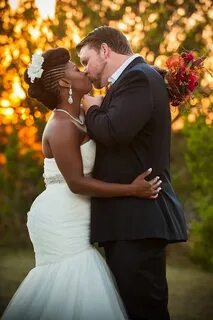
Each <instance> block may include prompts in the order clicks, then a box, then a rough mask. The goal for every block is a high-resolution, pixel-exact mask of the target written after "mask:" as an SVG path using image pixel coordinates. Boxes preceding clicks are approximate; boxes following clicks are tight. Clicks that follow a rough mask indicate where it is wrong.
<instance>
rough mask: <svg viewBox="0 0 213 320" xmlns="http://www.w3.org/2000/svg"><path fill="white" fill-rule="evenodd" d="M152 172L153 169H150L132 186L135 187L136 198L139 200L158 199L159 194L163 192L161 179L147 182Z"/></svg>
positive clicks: (138, 177) (157, 178)
mask: <svg viewBox="0 0 213 320" xmlns="http://www.w3.org/2000/svg"><path fill="white" fill-rule="evenodd" d="M151 172H152V169H148V170H146V171H145V172H143V173H142V174H140V175H139V176H137V178H136V179H135V180H134V181H133V182H132V185H134V186H135V196H136V197H139V198H146V199H156V198H157V197H158V193H159V192H160V190H161V187H160V185H161V183H162V181H161V180H160V178H159V177H155V178H153V179H152V180H149V181H147V180H145V178H146V177H148V176H149V175H150V174H151Z"/></svg>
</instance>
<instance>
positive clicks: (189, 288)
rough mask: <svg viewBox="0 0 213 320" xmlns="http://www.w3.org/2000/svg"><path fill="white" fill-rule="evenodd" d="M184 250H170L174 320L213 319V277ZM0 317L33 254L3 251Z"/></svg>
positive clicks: (26, 269)
mask: <svg viewBox="0 0 213 320" xmlns="http://www.w3.org/2000/svg"><path fill="white" fill-rule="evenodd" d="M184 248H185V247H184V246H181V245H178V246H177V245H175V246H174V245H173V246H170V248H169V250H168V267H167V277H168V283H169V296H170V297H169V309H170V314H171V320H211V319H213V274H211V273H208V272H204V271H202V270H201V269H199V268H198V267H197V266H196V265H194V264H192V263H191V262H190V261H189V259H188V258H187V255H186V254H185V253H184ZM0 256H1V262H0V315H1V313H2V312H3V310H4V308H5V307H6V305H7V304H8V302H9V300H10V298H11V296H12V295H13V293H14V292H15V290H16V289H17V287H18V286H19V284H20V282H21V281H22V280H23V278H24V277H25V276H26V275H27V273H28V271H29V270H30V269H31V268H32V267H34V255H33V252H32V251H30V250H23V249H19V250H9V249H0Z"/></svg>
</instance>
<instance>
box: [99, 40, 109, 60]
mask: <svg viewBox="0 0 213 320" xmlns="http://www.w3.org/2000/svg"><path fill="white" fill-rule="evenodd" d="M110 52H111V48H110V47H109V46H108V44H107V43H105V42H103V43H102V44H101V47H100V53H101V55H102V56H103V57H104V58H109V56H110Z"/></svg>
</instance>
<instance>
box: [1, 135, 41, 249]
mask: <svg viewBox="0 0 213 320" xmlns="http://www.w3.org/2000/svg"><path fill="white" fill-rule="evenodd" d="M20 149H21V145H20V142H19V140H18V132H17V130H16V129H14V130H13V132H12V134H11V135H10V137H9V140H8V143H7V145H6V148H5V156H6V160H7V162H6V164H5V165H4V166H3V167H2V168H0V185H1V186H2V187H3V188H1V191H0V207H1V211H0V234H1V245H2V244H9V242H12V243H13V245H14V243H16V244H17V245H20V244H23V243H25V242H26V239H27V238H28V235H27V230H26V227H25V225H26V217H27V212H28V210H29V207H30V205H31V203H32V201H33V200H34V198H35V197H36V195H37V194H38V193H39V192H40V191H41V190H42V188H44V187H43V182H42V171H41V166H40V164H39V161H38V156H37V155H36V152H35V151H34V150H32V149H28V150H27V152H26V153H24V154H22V153H20ZM11 233H12V234H13V235H14V236H13V237H11Z"/></svg>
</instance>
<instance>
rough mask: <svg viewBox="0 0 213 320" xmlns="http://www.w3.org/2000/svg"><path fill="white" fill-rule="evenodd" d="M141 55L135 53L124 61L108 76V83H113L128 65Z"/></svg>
mask: <svg viewBox="0 0 213 320" xmlns="http://www.w3.org/2000/svg"><path fill="white" fill-rule="evenodd" d="M137 57H140V55H139V54H138V53H135V54H133V55H132V56H130V57H129V58H128V59H127V60H125V61H124V63H123V64H122V65H121V66H120V67H119V68H118V69H117V70H116V71H115V72H114V73H113V74H112V75H111V76H110V77H109V78H108V83H109V84H110V85H112V84H113V83H114V82H115V81H116V80H117V79H118V78H119V77H120V75H121V74H122V72H123V71H124V70H125V69H126V67H127V66H128V65H129V64H130V63H131V62H132V61H133V60H135V58H137Z"/></svg>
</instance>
